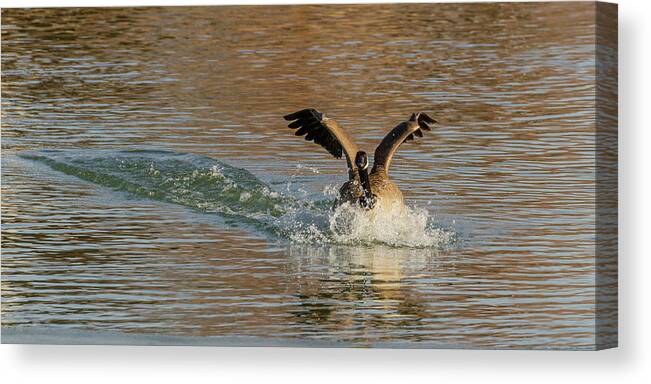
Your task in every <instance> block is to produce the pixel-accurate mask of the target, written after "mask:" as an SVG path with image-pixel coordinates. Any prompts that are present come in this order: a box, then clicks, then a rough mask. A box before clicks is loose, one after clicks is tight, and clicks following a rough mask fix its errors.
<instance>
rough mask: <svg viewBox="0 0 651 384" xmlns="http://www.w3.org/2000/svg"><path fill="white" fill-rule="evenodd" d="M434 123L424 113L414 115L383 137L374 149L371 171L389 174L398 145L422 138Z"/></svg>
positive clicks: (434, 121)
mask: <svg viewBox="0 0 651 384" xmlns="http://www.w3.org/2000/svg"><path fill="white" fill-rule="evenodd" d="M435 123H437V121H436V120H434V119H433V118H431V117H429V116H428V115H427V114H425V113H414V114H412V115H411V118H410V119H409V120H407V121H404V122H402V123H400V124H398V125H397V126H396V127H395V128H393V129H392V130H391V131H390V132H389V133H388V134H387V135H386V136H385V137H384V139H383V140H382V142H380V145H378V146H377V148H376V149H375V160H374V161H375V162H374V164H373V169H374V170H376V169H381V170H384V171H385V172H386V173H389V167H390V166H391V160H392V159H393V155H394V154H395V153H396V151H397V150H398V148H399V147H400V145H402V143H405V142H407V141H411V140H414V138H415V137H423V131H431V130H432V128H431V126H430V125H431V124H435Z"/></svg>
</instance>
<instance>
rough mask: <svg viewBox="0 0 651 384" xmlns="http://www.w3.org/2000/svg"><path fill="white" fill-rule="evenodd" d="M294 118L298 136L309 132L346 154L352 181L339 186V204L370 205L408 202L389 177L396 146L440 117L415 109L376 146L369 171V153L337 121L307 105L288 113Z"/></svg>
mask: <svg viewBox="0 0 651 384" xmlns="http://www.w3.org/2000/svg"><path fill="white" fill-rule="evenodd" d="M284 119H285V120H287V121H291V123H290V124H289V128H292V129H297V130H296V132H295V135H296V136H303V135H305V140H307V141H314V142H315V143H317V144H320V145H321V146H322V147H324V148H325V149H326V150H327V151H328V152H330V154H332V155H333V156H334V157H335V158H338V159H339V158H341V156H342V154H344V155H345V156H346V162H347V163H348V181H347V182H345V183H344V185H343V186H342V187H341V188H340V189H339V198H338V199H337V201H336V203H335V205H336V206H337V205H340V204H342V203H344V202H350V203H358V204H359V205H361V206H362V207H364V208H366V209H373V208H374V207H376V206H378V205H379V206H382V207H388V206H391V205H393V204H400V205H401V206H404V202H403V197H402V192H400V189H398V186H396V185H395V184H394V183H393V182H392V181H391V180H390V179H389V167H390V166H391V160H392V159H393V155H394V154H395V153H396V150H397V149H398V147H400V145H401V144H402V143H404V142H406V141H410V140H413V139H414V137H415V136H418V137H423V130H426V131H431V130H432V128H431V127H430V124H433V123H437V121H436V120H434V119H433V118H431V117H429V116H427V115H426V114H425V113H414V114H412V115H411V117H410V118H409V120H407V121H404V122H402V123H400V124H398V125H397V126H396V127H395V128H393V129H392V130H391V131H390V132H389V133H388V134H387V135H386V136H385V137H384V139H383V140H382V142H380V145H378V146H377V148H376V149H375V160H374V164H373V169H371V172H370V174H369V172H368V156H367V155H366V152H364V151H359V150H358V149H357V145H355V142H354V141H353V140H352V138H351V137H350V136H349V135H348V133H346V131H344V130H343V129H342V128H341V127H340V126H339V125H338V124H337V122H336V121H334V120H333V119H329V118H327V117H326V116H325V114H323V113H321V112H319V111H317V110H316V109H303V110H301V111H298V112H295V113H291V114H289V115H286V116H284Z"/></svg>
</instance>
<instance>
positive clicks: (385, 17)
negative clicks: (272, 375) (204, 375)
mask: <svg viewBox="0 0 651 384" xmlns="http://www.w3.org/2000/svg"><path fill="white" fill-rule="evenodd" d="M594 29H595V25H594V4H593V3H571V4H570V3H556V4H554V3H539V4H508V3H501V4H463V5H462V4H431V5H426V4H423V5H404V4H403V5H382V6H378V5H373V6H369V5H365V6H341V5H337V6H291V7H288V6H270V7H195V8H173V7H170V8H128V9H127V8H111V9H78V8H77V9H75V8H71V9H32V10H25V9H4V10H3V11H2V323H3V326H4V327H8V328H11V329H14V330H15V329H18V330H20V329H27V327H47V328H48V329H50V328H52V329H54V330H57V329H59V330H61V331H62V332H63V331H65V332H70V331H74V330H78V331H84V332H86V331H106V332H119V333H127V334H162V335H169V336H210V337H218V336H223V337H255V338H259V340H268V341H269V343H274V344H276V343H277V342H278V340H281V341H282V340H287V341H288V342H290V341H291V343H296V342H298V344H300V345H316V344H318V342H321V341H328V342H340V343H341V345H353V346H391V345H400V346H408V347H419V346H423V347H427V346H441V347H475V348H570V349H591V348H594V345H595V322H596V319H595V307H596V300H595V294H596V292H595V280H596V279H595V268H596V266H595V258H594V256H595V168H594V164H595V152H594V150H595V139H594V135H595V109H594V100H595V92H596V90H595V76H596V69H595V68H596V66H595V37H594ZM607 53H608V52H607ZM609 54H614V53H609ZM604 70H608V68H605V69H604ZM307 107H315V108H317V109H319V110H321V111H324V112H326V113H327V114H328V116H329V117H332V118H335V119H336V120H337V121H338V122H339V124H340V125H342V126H343V127H344V128H346V129H348V130H349V132H351V134H352V135H353V136H354V137H355V138H356V139H357V141H358V144H359V145H360V146H361V147H363V148H365V149H366V150H367V152H369V153H372V151H373V149H374V147H375V145H377V143H379V141H380V140H381V138H382V137H383V136H384V135H385V134H386V132H387V131H388V130H389V129H391V128H393V127H394V126H395V125H396V124H398V123H399V122H401V121H403V120H405V119H406V118H408V117H409V114H410V113H412V112H415V111H426V112H428V113H429V114H430V115H431V116H434V117H435V118H436V119H438V120H439V122H440V124H438V125H437V126H435V128H434V130H433V131H432V132H426V134H425V137H423V138H420V139H417V140H415V141H413V142H409V143H407V144H405V145H403V146H402V147H401V149H400V151H399V152H398V154H397V156H396V158H395V159H394V163H393V168H392V172H391V176H392V178H393V179H394V180H395V181H396V182H397V184H398V185H399V186H400V187H401V188H402V190H403V192H404V194H405V198H406V200H407V203H408V204H409V205H410V206H411V207H412V209H413V211H412V212H411V214H410V215H409V216H408V217H402V218H400V219H395V218H389V219H387V220H386V221H387V222H385V223H380V224H376V225H359V226H356V227H355V228H357V231H356V232H354V233H352V234H351V233H346V234H341V233H338V232H337V230H336V228H337V226H338V225H346V224H347V223H346V220H348V221H350V220H353V224H354V223H359V222H360V221H359V220H361V222H362V224H363V217H359V216H358V215H357V216H355V214H351V213H350V212H347V213H346V212H344V214H343V216H341V215H340V216H341V217H338V216H337V214H335V213H333V212H331V210H330V207H331V205H332V201H333V200H334V195H333V191H334V190H336V188H338V187H339V186H340V185H341V183H343V182H344V181H345V179H346V171H345V162H344V161H343V160H336V159H333V158H331V157H330V156H329V155H328V154H327V153H326V152H325V151H324V150H323V149H322V148H320V147H319V146H317V145H314V144H313V143H307V142H305V141H304V140H301V139H300V138H297V137H295V136H293V135H292V131H291V130H289V129H288V128H287V127H286V122H285V121H284V120H283V119H282V116H283V115H285V114H287V113H290V112H294V111H296V110H298V109H302V108H307ZM339 214H341V212H339ZM346 214H349V215H352V216H346ZM351 217H352V218H351ZM341 220H343V221H344V223H343V224H341V223H340V221H341ZM354 220H358V221H357V222H355V221H354ZM348 224H349V223H348ZM389 224H391V225H389ZM603 283H604V284H613V281H612V280H611V281H605V282H603ZM615 285H616V282H615ZM606 300H616V297H614V298H607V299H606ZM608 318H609V319H610V320H609V321H611V322H614V321H616V312H613V313H611V314H610V316H609V317H608ZM281 344H282V342H281ZM292 345H294V344H292Z"/></svg>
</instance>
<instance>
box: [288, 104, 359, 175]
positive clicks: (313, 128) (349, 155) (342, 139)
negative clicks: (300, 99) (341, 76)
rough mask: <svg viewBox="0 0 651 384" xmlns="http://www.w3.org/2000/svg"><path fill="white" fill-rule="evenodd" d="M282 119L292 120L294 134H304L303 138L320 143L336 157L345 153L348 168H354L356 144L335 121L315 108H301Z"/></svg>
mask: <svg viewBox="0 0 651 384" xmlns="http://www.w3.org/2000/svg"><path fill="white" fill-rule="evenodd" d="M284 119H285V120H287V121H292V123H290V124H289V128H292V129H296V132H295V133H294V134H295V135H296V136H303V135H305V140H307V141H313V142H315V143H317V144H319V145H321V146H322V147H323V148H325V149H326V150H327V151H328V152H330V154H331V155H332V156H334V157H336V158H337V159H339V158H341V156H342V154H345V155H346V162H347V163H348V169H349V170H350V171H354V170H355V163H354V161H353V159H354V158H355V154H356V153H357V145H355V143H354V142H353V139H352V138H351V137H350V136H349V135H348V134H347V133H346V131H344V130H343V129H342V128H341V127H340V126H339V124H337V122H336V121H334V120H333V119H329V118H327V117H326V116H325V115H324V114H323V113H321V112H319V111H317V110H316V109H303V110H301V111H298V112H294V113H291V114H289V115H286V116H284Z"/></svg>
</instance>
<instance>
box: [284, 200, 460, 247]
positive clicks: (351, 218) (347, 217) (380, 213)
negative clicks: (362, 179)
mask: <svg viewBox="0 0 651 384" xmlns="http://www.w3.org/2000/svg"><path fill="white" fill-rule="evenodd" d="M434 222H435V221H434V218H433V217H432V216H431V215H430V214H429V213H428V212H427V211H426V210H425V209H419V208H410V207H405V206H400V205H396V206H391V207H385V208H384V209H374V210H372V211H367V210H364V209H362V208H361V207H358V206H357V205H351V204H343V205H341V206H339V207H337V208H336V209H335V210H333V211H327V212H324V211H323V210H321V211H318V210H315V209H313V208H306V209H298V210H294V211H290V212H288V213H287V214H285V215H283V216H282V217H280V218H279V219H278V220H277V222H276V223H275V224H276V225H277V226H278V227H279V228H281V230H282V232H283V233H284V234H285V235H286V236H287V237H288V238H289V239H290V241H291V242H292V243H295V244H339V245H363V246H370V245H374V244H384V245H389V246H392V247H407V248H443V247H446V246H449V245H451V244H452V243H454V241H455V239H456V235H455V232H454V231H452V230H449V229H442V228H437V227H436V226H435V224H434Z"/></svg>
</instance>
